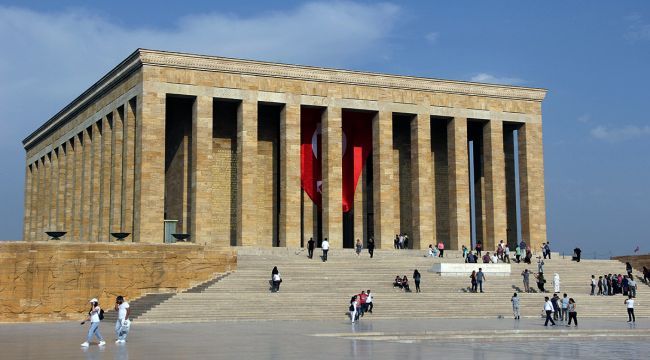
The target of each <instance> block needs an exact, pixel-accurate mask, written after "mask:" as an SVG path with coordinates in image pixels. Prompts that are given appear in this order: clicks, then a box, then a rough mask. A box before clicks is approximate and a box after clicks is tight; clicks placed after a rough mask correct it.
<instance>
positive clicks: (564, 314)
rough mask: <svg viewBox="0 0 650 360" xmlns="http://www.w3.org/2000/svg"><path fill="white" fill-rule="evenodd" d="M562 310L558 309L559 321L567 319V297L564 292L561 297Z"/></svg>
mask: <svg viewBox="0 0 650 360" xmlns="http://www.w3.org/2000/svg"><path fill="white" fill-rule="evenodd" d="M561 309H562V310H561V311H560V321H567V315H568V314H567V311H568V310H569V298H568V297H567V294H564V297H563V298H562V308H561Z"/></svg>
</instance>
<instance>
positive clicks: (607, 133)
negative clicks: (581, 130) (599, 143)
mask: <svg viewBox="0 0 650 360" xmlns="http://www.w3.org/2000/svg"><path fill="white" fill-rule="evenodd" d="M590 133H591V136H592V137H593V138H595V139H598V140H603V141H608V142H620V141H625V140H631V139H637V138H641V137H645V136H650V126H648V125H645V126H635V125H627V126H623V127H619V128H609V127H606V126H602V125H599V126H596V127H595V128H593V129H591V131H590Z"/></svg>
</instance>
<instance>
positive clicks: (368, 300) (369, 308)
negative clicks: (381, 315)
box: [366, 289, 373, 314]
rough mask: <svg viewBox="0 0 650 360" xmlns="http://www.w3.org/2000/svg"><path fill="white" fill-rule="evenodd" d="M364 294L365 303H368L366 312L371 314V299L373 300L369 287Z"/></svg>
mask: <svg viewBox="0 0 650 360" xmlns="http://www.w3.org/2000/svg"><path fill="white" fill-rule="evenodd" d="M366 294H367V295H368V298H366V304H367V305H368V312H369V313H371V314H372V308H373V303H372V300H373V296H372V294H371V293H370V289H368V291H367V292H366Z"/></svg>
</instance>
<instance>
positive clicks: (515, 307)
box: [510, 293, 519, 320]
mask: <svg viewBox="0 0 650 360" xmlns="http://www.w3.org/2000/svg"><path fill="white" fill-rule="evenodd" d="M510 302H511V303H512V314H513V315H514V316H515V320H519V297H518V296H517V293H514V295H512V298H511V299H510Z"/></svg>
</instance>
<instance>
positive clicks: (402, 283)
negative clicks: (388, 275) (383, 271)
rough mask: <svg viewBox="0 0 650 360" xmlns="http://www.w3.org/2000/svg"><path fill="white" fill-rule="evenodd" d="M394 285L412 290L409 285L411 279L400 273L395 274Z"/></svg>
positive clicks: (407, 290)
mask: <svg viewBox="0 0 650 360" xmlns="http://www.w3.org/2000/svg"><path fill="white" fill-rule="evenodd" d="M393 287H394V288H396V287H397V288H400V289H402V290H404V291H406V292H411V288H410V286H409V279H408V278H407V277H406V275H404V276H402V277H400V276H399V275H397V276H395V281H393Z"/></svg>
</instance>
